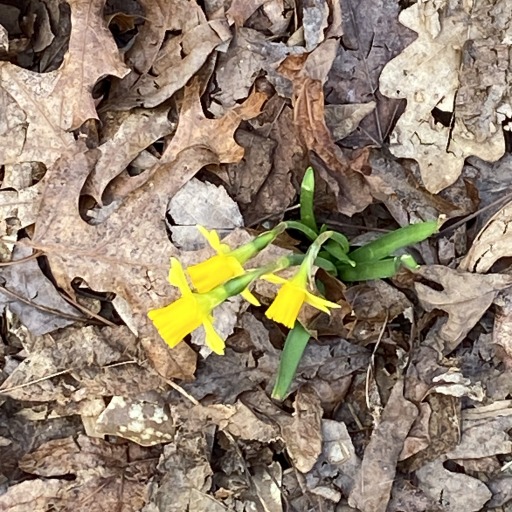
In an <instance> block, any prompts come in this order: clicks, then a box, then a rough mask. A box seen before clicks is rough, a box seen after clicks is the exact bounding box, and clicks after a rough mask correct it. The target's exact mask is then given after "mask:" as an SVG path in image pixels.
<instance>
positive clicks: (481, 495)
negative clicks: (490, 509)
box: [416, 461, 492, 512]
mask: <svg viewBox="0 0 512 512" xmlns="http://www.w3.org/2000/svg"><path fill="white" fill-rule="evenodd" d="M416 478H417V479H418V487H419V488H420V489H421V490H422V491H423V492H424V493H425V494H426V495H427V496H429V497H430V498H432V500H433V501H435V502H436V503H440V504H441V505H444V506H445V507H447V506H449V509H448V510H450V512H478V511H479V510H482V507H483V506H484V504H485V503H486V502H487V501H488V500H489V499H490V498H491V496H492V493H491V491H490V490H489V489H488V488H487V486H486V485H485V484H484V483H482V482H481V481H480V480H477V479H476V478H472V477H471V476H469V475H464V474H461V473H452V472H451V471H448V470H447V469H445V468H444V467H443V464H442V462H441V461H435V462H431V463H430V464H427V465H426V466H424V467H422V468H421V469H419V470H418V471H416ZM445 510H446V508H445Z"/></svg>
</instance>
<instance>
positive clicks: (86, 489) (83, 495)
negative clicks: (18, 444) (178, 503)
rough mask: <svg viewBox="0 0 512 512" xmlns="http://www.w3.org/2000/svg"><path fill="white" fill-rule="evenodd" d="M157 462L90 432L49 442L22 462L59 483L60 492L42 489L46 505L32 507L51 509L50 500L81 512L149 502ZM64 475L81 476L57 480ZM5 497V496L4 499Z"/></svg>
mask: <svg viewBox="0 0 512 512" xmlns="http://www.w3.org/2000/svg"><path fill="white" fill-rule="evenodd" d="M128 463H129V464H128ZM130 466H131V467H130ZM154 466H155V462H154V460H152V459H148V460H147V461H145V460H139V461H129V459H128V453H127V447H126V446H120V445H118V446H116V445H112V444H110V443H107V442H106V441H103V440H100V439H92V438H88V437H85V436H78V438H74V437H68V438H65V439H57V440H54V441H49V442H47V443H45V444H44V445H42V446H41V447H39V448H38V449H36V450H35V451H33V452H32V453H30V454H28V455H25V456H24V457H23V458H22V459H21V460H20V468H22V469H23V471H25V472H27V473H33V474H36V475H41V476H44V477H50V480H48V481H49V482H50V483H51V482H56V483H58V487H57V486H56V487H55V489H54V490H56V491H57V493H56V494H57V495H56V496H55V494H54V493H52V494H53V495H51V496H48V495H47V494H46V493H44V492H43V496H42V499H44V500H45V501H44V504H45V507H44V508H43V507H41V508H39V509H35V508H32V507H31V508H30V510H41V511H42V510H47V508H48V507H49V506H51V504H53V505H54V506H55V505H57V507H62V508H63V509H69V508H73V510H76V511H80V512H82V511H83V512H85V511H86V510H89V511H91V512H101V511H104V510H105V509H108V510H116V508H119V509H122V510H126V511H127V512H135V511H138V510H140V509H141V507H142V506H143V505H144V503H145V490H146V485H147V480H148V478H149V476H150V475H151V473H152V472H153V471H154ZM62 475H74V476H76V478H75V479H74V481H71V482H70V481H69V480H67V479H64V478H58V477H61V476H62ZM16 487H17V486H14V487H12V488H11V489H10V492H12V493H16ZM36 488H37V487H36ZM121 489H122V492H120V490H121ZM5 496H6V495H4V496H2V497H1V498H0V499H2V498H4V499H5ZM29 496H30V493H29ZM91 496H94V500H92V499H91ZM7 498H9V496H7ZM40 499H41V498H40ZM0 503H1V502H0ZM7 503H8V502H7ZM5 510H18V509H15V508H13V509H5ZM19 510H21V509H19Z"/></svg>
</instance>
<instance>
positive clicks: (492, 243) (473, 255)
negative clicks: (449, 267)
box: [459, 203, 512, 273]
mask: <svg viewBox="0 0 512 512" xmlns="http://www.w3.org/2000/svg"><path fill="white" fill-rule="evenodd" d="M511 222H512V203H507V204H506V205H505V206H503V207H502V208H501V209H500V210H499V211H498V212H496V213H495V214H494V215H493V216H492V217H491V218H490V219H489V220H488V221H487V223H486V224H485V226H484V227H483V228H482V229H481V230H480V232H479V233H478V235H477V236H476V238H475V240H474V241H473V244H472V245H471V248H470V249H469V251H468V253H467V254H466V256H465V257H464V259H463V260H462V261H461V262H460V265H459V268H460V269H461V270H467V271H472V272H481V273H483V272H487V271H488V270H489V269H490V268H491V267H492V266H493V265H494V263H496V262H497V261H498V260H499V259H500V258H505V257H507V256H511V255H512V231H511V230H510V229H509V227H510V223H511Z"/></svg>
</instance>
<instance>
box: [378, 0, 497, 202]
mask: <svg viewBox="0 0 512 512" xmlns="http://www.w3.org/2000/svg"><path fill="white" fill-rule="evenodd" d="M468 5H469V4H468ZM428 9H430V11H431V12H428V13H427V11H428ZM471 9H472V8H470V7H467V11H466V10H464V8H462V7H460V4H458V3H457V4H456V5H454V6H453V9H452V10H451V11H447V14H446V16H445V17H444V18H443V19H442V23H440V24H437V23H435V24H434V25H432V24H429V23H425V20H433V19H436V18H437V19H439V18H438V16H439V14H438V13H437V12H436V7H434V6H433V5H432V4H431V3H430V2H427V3H423V2H422V3H416V4H414V5H412V6H411V7H409V8H408V9H406V10H404V11H402V13H401V14H400V18H399V19H400V22H401V23H402V24H403V25H405V26H406V27H408V28H411V29H412V30H414V31H415V32H417V33H418V39H417V40H416V41H415V42H414V43H413V44H411V45H410V46H409V47H407V48H406V49H405V50H404V51H403V52H402V53H401V54H400V55H399V56H398V57H395V58H394V59H393V60H391V61H390V62H389V63H388V64H387V65H386V67H385V68H384V70H383V72H382V74H381V75H380V91H381V92H382V93H383V94H384V95H386V96H388V97H391V98H405V99H407V108H406V110H405V112H404V114H402V116H401V118H400V119H399V121H398V123H397V125H396V127H395V129H394V132H393V134H392V135H391V145H390V149H391V152H392V153H393V154H394V155H395V156H397V157H401V158H412V159H415V160H416V161H417V162H418V164H419V166H420V170H421V176H422V179H423V182H424V183H425V187H426V188H427V190H429V191H430V192H433V193H437V192H439V191H440V190H443V189H444V188H446V187H447V186H449V185H451V184H452V183H453V182H454V181H455V180H456V179H457V178H458V177H459V175H460V173H461V171H462V166H463V164H464V159H465V158H466V157H468V156H469V155H476V156H479V157H480V158H482V159H484V160H488V161H495V160H498V159H499V158H500V157H501V156H502V155H503V153H504V151H505V143H504V138H503V133H502V131H501V130H500V129H499V127H498V126H497V124H498V123H497V121H495V123H494V124H492V123H488V126H487V133H486V136H485V139H484V140H482V139H481V138H480V137H476V136H475V134H472V133H471V131H470V130H469V129H468V128H467V127H466V126H465V124H464V119H463V118H462V117H461V116H460V115H457V110H455V113H454V115H455V121H454V124H453V125H450V126H443V125H442V124H441V123H436V122H435V120H434V117H433V115H432V110H433V109H434V108H437V109H439V110H441V111H444V112H452V111H453V110H454V102H455V97H456V94H457V90H458V88H459V70H460V65H461V63H460V60H461V57H460V52H461V48H463V46H464V43H465V42H466V41H467V40H471V39H478V38H479V37H482V32H481V31H480V30H482V27H481V26H478V24H474V23H473V21H470V19H471V20H475V19H477V18H475V17H474V15H473V14H472V12H471ZM488 30H491V33H492V29H488ZM467 101H469V99H468V100H467Z"/></svg>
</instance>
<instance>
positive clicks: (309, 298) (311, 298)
mask: <svg viewBox="0 0 512 512" xmlns="http://www.w3.org/2000/svg"><path fill="white" fill-rule="evenodd" d="M305 302H307V303H308V304H309V305H310V306H313V307H314V308H316V309H319V310H320V311H323V312H324V313H327V314H328V315H330V314H331V312H330V310H329V308H341V306H340V305H339V304H336V302H330V301H328V300H326V299H322V298H321V297H317V296H316V295H313V294H312V293H309V292H308V291H306V300H305Z"/></svg>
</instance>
